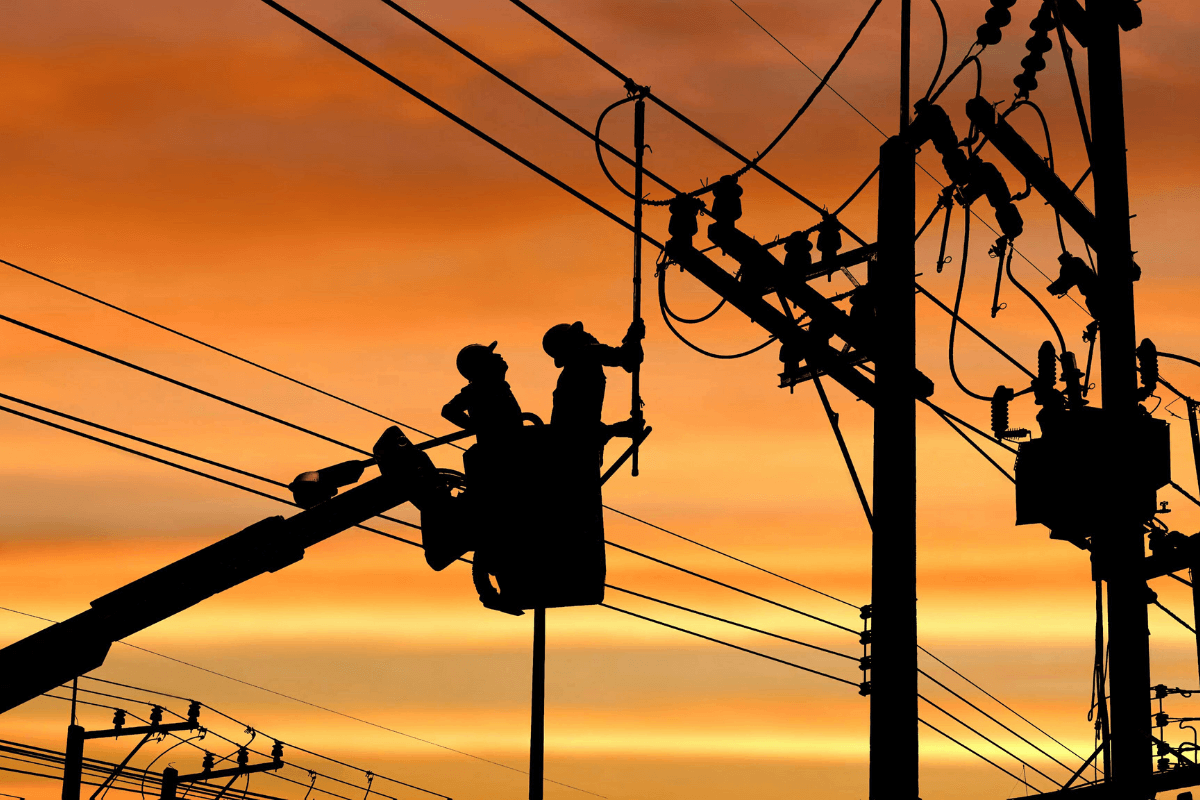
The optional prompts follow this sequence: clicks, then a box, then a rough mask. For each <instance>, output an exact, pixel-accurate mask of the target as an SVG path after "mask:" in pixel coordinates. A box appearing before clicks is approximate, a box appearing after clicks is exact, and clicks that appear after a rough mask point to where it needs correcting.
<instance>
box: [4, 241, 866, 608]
mask: <svg viewBox="0 0 1200 800" xmlns="http://www.w3.org/2000/svg"><path fill="white" fill-rule="evenodd" d="M0 264H5V265H7V266H9V267H12V268H13V269H16V270H18V271H20V272H23V273H25V274H27V275H29V276H31V277H34V278H37V279H38V280H41V281H45V282H46V283H49V284H51V285H53V286H57V287H59V288H61V289H64V290H66V291H68V292H71V293H73V294H76V295H79V296H81V297H84V298H86V299H88V300H91V301H92V302H95V303H98V304H100V305H102V306H105V307H107V308H110V309H112V310H114V311H118V312H120V313H122V314H126V315H127V316H130V317H133V318H134V319H137V320H140V321H142V322H145V323H147V324H149V325H152V326H154V327H156V328H159V329H161V330H164V331H167V332H168V333H171V334H174V335H175V336H179V337H181V338H183V339H186V340H188V341H190V342H193V343H195V344H198V345H200V346H202V347H205V348H208V349H210V350H213V351H216V352H218V353H221V354H223V355H226V356H228V357H230V358H233V359H235V360H237V361H240V362H242V363H244V364H248V365H250V366H252V367H255V368H256V369H260V370H262V371H264V372H267V373H269V374H271V375H275V376H277V377H279V378H283V379H284V380H286V381H289V382H291V383H294V384H296V385H299V386H302V387H304V388H306V389H310V390H312V391H314V392H317V393H319V394H321V395H324V396H326V397H329V398H331V399H333V400H336V401H338V402H340V403H344V404H345V405H348V406H350V407H352V408H356V409H358V410H360V411H364V412H366V413H368V414H371V415H373V416H376V417H379V418H380V419H384V420H387V421H388V422H392V423H395V424H397V425H399V426H401V427H403V428H407V429H408V430H410V431H414V432H416V433H419V434H420V435H422V436H425V437H428V438H435V437H434V434H432V433H429V432H427V431H423V430H421V429H420V428H416V427H413V426H412V425H409V424H408V423H405V422H402V421H400V420H398V419H395V418H393V417H390V416H387V415H385V414H382V413H380V412H378V411H375V410H373V409H370V408H367V407H366V406H363V405H359V404H358V403H355V402H353V401H351V400H348V399H346V398H343V397H340V396H338V395H336V394H332V393H330V392H328V391H326V390H324V389H320V388H318V387H316V386H313V385H311V384H309V383H305V382H304V381H300V380H297V379H296V378H293V377H291V376H289V375H286V374H284V373H282V372H278V371H276V370H274V369H271V368H270V367H266V366H264V365H262V364H260V363H258V362H255V361H253V360H251V359H248V358H245V357H243V356H240V355H238V354H236V353H233V352H231V351H229V350H225V349H223V348H221V347H217V346H216V345H213V344H211V343H209V342H206V341H204V340H202V339H199V338H196V337H194V336H191V335H189V334H186V333H183V332H182V331H179V330H177V329H175V328H172V327H170V326H167V325H164V324H162V323H160V322H157V321H155V320H152V319H150V318H148V317H145V316H142V315H140V314H137V313H135V312H133V311H130V310H128V309H126V308H122V307H121V306H118V305H116V304H115V303H110V302H108V301H106V300H103V299H101V298H99V297H96V296H94V295H91V294H88V293H87V292H83V291H81V290H79V289H76V288H74V287H72V286H69V285H67V284H65V283H62V282H60V281H57V280H54V279H52V278H49V277H47V276H45V275H42V274H40V273H37V272H34V271H33V270H30V269H28V268H26V267H21V266H18V265H17V264H14V263H12V262H10V261H5V260H3V259H0ZM0 397H4V398H7V399H9V400H11V401H14V402H18V403H22V404H24V405H27V406H30V407H33V408H37V409H39V410H42V411H45V412H47V413H51V414H55V415H58V416H61V417H64V418H66V419H71V420H73V421H76V422H80V423H82V424H85V425H89V426H91V427H95V428H97V429H99V430H105V431H108V432H110V433H114V434H116V435H119V436H123V437H125V438H129V439H132V440H134V441H139V442H142V443H144V444H148V445H151V446H153V447H158V448H160V449H164V450H167V451H168V452H174V453H176V454H178V455H184V456H186V457H188V458H192V459H194V460H197V461H201V462H204V463H209V464H212V465H214V466H219V467H221V468H222V469H227V470H229V471H231V472H235V473H239V474H243V475H246V476H248V477H253V478H256V479H258V480H262V481H264V482H268V483H272V484H274V485H277V486H282V485H283V484H280V483H279V482H277V481H272V480H270V479H268V478H264V477H262V476H259V475H254V474H253V473H249V472H245V471H243V470H239V469H237V468H235V467H231V466H229V465H226V464H221V463H219V462H215V461H210V460H208V459H204V458H201V457H199V456H196V455H194V454H191V453H186V452H184V451H181V450H175V449H174V448H169V447H166V446H165V445H161V444H158V443H156V442H153V441H151V440H148V439H141V438H140V437H136V436H132V435H131V434H127V433H124V432H121V431H118V430H116V429H113V428H108V427H105V426H102V425H98V424H96V423H93V422H89V421H87V420H84V419H81V418H79V417H73V416H71V415H68V414H64V413H63V412H59V411H55V410H54V409H50V408H46V407H44V406H39V405H36V404H34V403H30V402H28V401H25V400H21V399H20V398H16V397H12V396H9V395H3V394H0ZM344 446H346V447H349V445H344ZM450 446H451V447H454V448H456V449H460V450H462V449H464V448H462V446H461V445H459V444H457V443H455V442H451V443H450ZM351 449H353V448H351ZM604 508H605V509H607V510H608V511H611V512H613V513H615V514H620V515H621V516H624V517H627V518H628V519H631V520H633V521H635V522H638V523H640V524H642V525H645V526H647V527H649V528H654V529H655V530H658V531H661V532H662V533H666V534H668V535H669V536H674V537H675V538H677V539H681V540H683V541H685V542H689V543H691V544H693V545H695V546H697V547H702V548H704V549H705V550H709V551H711V552H713V553H716V554H718V555H720V556H723V557H725V558H728V559H730V560H732V561H736V562H738V563H739V564H743V565H745V566H747V567H750V568H751V569H755V570H758V571H759V572H763V573H766V574H768V575H772V576H774V577H776V578H779V579H780V580H783V581H787V582H788V583H791V584H793V585H795V586H798V587H800V588H802V589H806V590H808V591H810V592H814V593H816V594H819V595H822V596H824V597H827V598H829V599H830V600H835V601H837V602H839V603H843V604H844V605H848V606H850V607H851V608H856V609H857V608H859V606H857V605H855V604H854V603H851V602H849V601H847V600H843V599H842V598H839V597H834V596H833V595H831V594H827V593H826V592H822V591H820V590H819V589H815V588H813V587H811V586H808V585H806V584H803V583H800V582H799V581H796V580H793V579H791V578H788V577H785V576H783V575H780V574H779V573H777V572H773V571H771V570H768V569H765V568H764V567H761V566H758V565H756V564H753V563H751V562H749V561H746V560H744V559H741V558H738V557H737V556H734V555H731V554H729V553H726V552H724V551H722V550H719V549H717V548H715V547H711V546H709V545H706V544H704V543H702V542H700V541H697V540H695V539H691V538H689V537H687V536H684V535H682V534H679V533H676V532H674V531H671V530H668V529H667V528H664V527H662V526H661V525H656V524H654V523H652V522H649V521H647V520H645V519H642V518H641V517H638V516H635V515H633V514H630V513H627V512H625V511H622V510H620V509H618V508H614V507H612V506H609V505H605V506H604ZM381 517H382V518H383V519H387V520H389V521H392V522H398V523H400V524H402V525H407V526H409V527H416V526H414V525H413V524H412V523H410V522H405V521H404V520H398V519H395V518H393V517H389V516H386V515H381Z"/></svg>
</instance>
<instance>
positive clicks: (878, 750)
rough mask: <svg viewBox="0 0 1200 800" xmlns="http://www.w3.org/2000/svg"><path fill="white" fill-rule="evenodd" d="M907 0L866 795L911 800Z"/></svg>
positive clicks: (882, 326) (885, 260) (887, 202)
mask: <svg viewBox="0 0 1200 800" xmlns="http://www.w3.org/2000/svg"><path fill="white" fill-rule="evenodd" d="M911 11H912V2H911V0H903V2H902V3H901V10H900V133H899V135H898V136H895V137H893V138H891V139H888V141H886V142H885V143H884V144H883V146H882V147H881V148H880V149H879V255H878V257H877V259H876V260H874V261H872V262H869V264H868V272H867V287H868V290H869V292H870V296H871V300H872V302H873V304H874V307H875V336H874V360H875V391H876V400H875V432H874V433H875V436H874V439H875V447H874V464H875V467H874V476H873V478H872V484H873V485H872V494H873V512H872V513H873V518H874V522H873V525H872V548H871V614H872V621H871V629H872V633H871V636H872V640H871V765H870V796H871V798H872V800H884V798H889V800H890V799H891V798H895V800H917V796H918V786H919V782H918V779H919V772H918V758H919V754H918V747H917V596H916V584H917V542H916V528H917V523H916V516H917V467H916V461H917V439H916V401H915V400H914V397H915V396H916V394H917V391H916V387H915V385H914V376H915V375H916V295H915V294H914V293H913V273H914V271H915V269H916V258H915V255H914V247H915V244H914V241H913V235H914V233H915V228H916V199H915V195H916V186H915V183H914V178H915V170H916V158H915V152H914V149H913V147H912V146H911V145H910V144H909V142H908V122H909V108H910V107H911V103H910V98H909V64H910V43H911V39H910V18H911Z"/></svg>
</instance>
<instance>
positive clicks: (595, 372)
mask: <svg viewBox="0 0 1200 800" xmlns="http://www.w3.org/2000/svg"><path fill="white" fill-rule="evenodd" d="M645 336H646V324H645V323H644V322H643V321H642V320H640V319H639V320H635V321H634V322H633V324H631V325H630V326H629V330H628V331H626V333H625V338H624V339H622V340H621V345H620V346H619V347H612V346H610V345H606V344H601V343H600V341H599V340H598V339H597V338H596V337H595V336H593V335H591V334H590V333H588V332H587V331H585V330H584V329H583V323H582V322H574V323H571V324H569V325H568V324H566V323H563V324H560V325H555V326H554V327H553V328H551V329H550V330H548V331H546V335H545V336H543V337H542V349H543V350H545V351H546V355H548V356H550V357H551V358H553V359H554V366H556V367H560V368H561V369H562V373H560V374H559V376H558V385H557V387H556V388H555V389H554V410H553V411H552V412H551V414H550V425H551V427H552V428H554V429H555V430H557V431H558V434H559V435H560V436H563V435H567V436H581V437H590V436H595V437H596V441H597V442H598V443H599V444H603V443H604V442H606V441H608V439H610V438H612V437H613V436H623V437H630V438H632V437H634V436H636V435H637V434H638V433H639V432H640V430H641V421H640V420H635V419H629V420H626V421H625V422H619V423H617V424H615V425H605V424H604V423H603V422H602V421H601V412H602V410H603V408H604V388H605V384H606V383H607V379H606V378H605V376H604V368H605V367H621V368H622V369H624V370H625V371H626V372H633V368H634V367H636V366H637V365H638V364H640V363H642V339H643V338H645Z"/></svg>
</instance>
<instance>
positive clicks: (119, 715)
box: [113, 708, 125, 728]
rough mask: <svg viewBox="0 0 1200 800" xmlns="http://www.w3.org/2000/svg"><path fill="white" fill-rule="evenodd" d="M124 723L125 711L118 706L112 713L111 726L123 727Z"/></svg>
mask: <svg viewBox="0 0 1200 800" xmlns="http://www.w3.org/2000/svg"><path fill="white" fill-rule="evenodd" d="M124 725H125V712H124V711H122V710H121V709H119V708H118V709H117V710H116V711H115V712H114V713H113V727H114V728H120V727H123V726H124Z"/></svg>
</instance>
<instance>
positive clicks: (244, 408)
mask: <svg viewBox="0 0 1200 800" xmlns="http://www.w3.org/2000/svg"><path fill="white" fill-rule="evenodd" d="M0 320H3V321H4V322H7V323H10V324H12V325H16V326H17V327H19V328H24V329H25V330H27V331H31V332H32V333H36V334H38V335H39V336H45V337H46V338H48V339H53V340H55V341H56V342H61V343H63V344H66V345H70V346H71V347H74V348H76V349H78V350H82V351H84V352H85V353H90V354H91V355H94V356H99V357H100V358H103V359H105V360H108V361H111V362H113V363H114V364H120V365H121V366H123V367H127V368H129V369H132V370H134V371H136V372H140V373H142V374H144V375H149V376H150V377H152V378H157V379H159V380H160V381H165V382H167V383H170V384H172V385H174V386H178V387H179V388H181V389H187V390H188V391H189V392H195V393H196V394H198V395H201V396H203V397H207V398H209V399H210V400H216V401H217V402H219V403H224V404H225V405H228V406H233V407H234V408H237V409H241V410H242V411H245V412H247V413H250V414H254V415H255V416H257V417H262V418H263V419H267V420H270V421H271V422H274V423H277V424H279V425H283V426H285V427H288V428H291V429H292V430H296V431H300V432H301V433H306V434H308V435H309V436H312V437H315V438H317V439H321V440H322V441H325V442H329V443H330V444H336V445H337V446H339V447H344V448H346V449H347V450H353V451H354V452H356V453H360V454H362V455H365V456H370V455H371V453H370V452H369V451H367V450H363V449H361V448H358V447H355V446H354V445H352V444H347V443H346V442H342V441H338V440H337V439H334V438H331V437H329V436H326V435H325V434H323V433H317V432H316V431H314V430H310V429H309V428H305V427H304V426H302V425H297V424H295V423H294V422H288V421H287V420H285V419H280V418H279V417H276V416H274V415H272V414H268V413H267V412H265V411H259V410H258V409H256V408H251V407H250V406H248V405H245V404H243V403H239V402H237V401H236V400H230V399H228V398H226V397H222V396H221V395H219V394H214V393H213V392H210V391H207V390H205V389H201V388H199V387H198V386H193V385H192V384H190V383H184V382H183V381H180V380H176V379H175V378H172V377H169V376H167V375H164V374H163V373H161V372H155V371H154V370H152V369H148V368H146V367H142V366H139V365H137V364H134V363H133V362H132V361H126V360H125V359H123V358H117V357H116V356H114V355H110V354H109V353H106V352H104V351H102V350H97V349H96V348H94V347H88V346H87V345H85V344H80V343H79V342H76V341H73V340H71V339H68V338H66V337H65V336H59V335H58V334H56V333H51V332H50V331H47V330H43V329H42V328H39V327H37V326H35V325H30V324H29V323H27V322H21V321H20V320H19V319H14V318H12V317H9V316H6V315H4V314H0Z"/></svg>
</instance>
